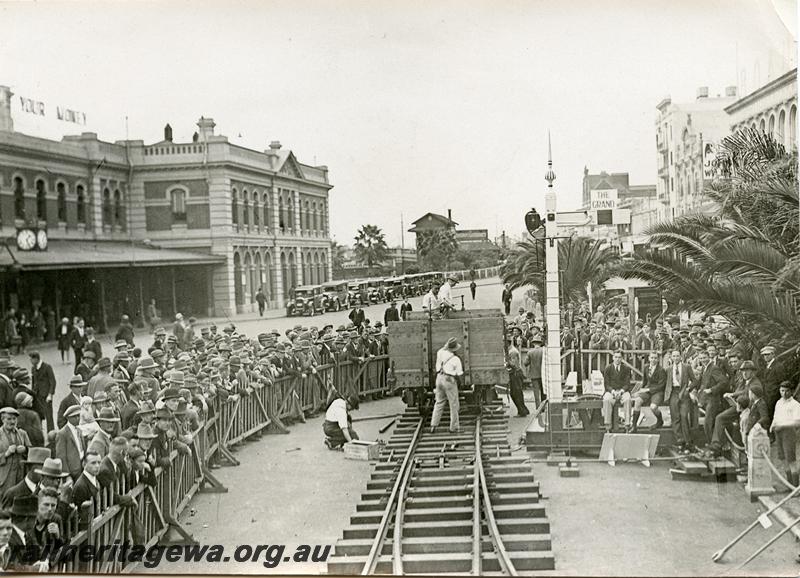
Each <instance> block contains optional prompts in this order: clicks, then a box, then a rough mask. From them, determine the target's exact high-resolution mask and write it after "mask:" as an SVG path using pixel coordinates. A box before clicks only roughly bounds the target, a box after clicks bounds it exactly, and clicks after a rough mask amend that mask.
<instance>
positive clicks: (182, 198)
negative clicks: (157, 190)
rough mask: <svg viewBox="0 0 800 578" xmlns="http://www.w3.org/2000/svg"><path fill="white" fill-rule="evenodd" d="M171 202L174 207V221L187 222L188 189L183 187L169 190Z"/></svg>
mask: <svg viewBox="0 0 800 578" xmlns="http://www.w3.org/2000/svg"><path fill="white" fill-rule="evenodd" d="M169 204H170V206H171V207H172V222H173V223H185V222H186V191H185V190H183V189H172V190H171V191H170V192H169Z"/></svg>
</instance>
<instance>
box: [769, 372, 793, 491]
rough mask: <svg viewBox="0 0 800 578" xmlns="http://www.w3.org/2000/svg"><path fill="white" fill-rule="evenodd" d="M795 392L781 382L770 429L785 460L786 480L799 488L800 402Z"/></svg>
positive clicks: (790, 386) (780, 456)
mask: <svg viewBox="0 0 800 578" xmlns="http://www.w3.org/2000/svg"><path fill="white" fill-rule="evenodd" d="M793 391H794V388H793V387H792V384H791V383H789V382H788V381H783V382H781V385H780V393H781V397H780V399H779V400H778V401H777V402H775V414H774V415H773V417H772V425H770V428H769V429H770V431H771V432H773V433H774V434H775V441H776V442H777V444H778V457H779V458H780V459H781V460H783V463H784V467H785V468H786V469H785V472H786V480H787V481H788V482H789V483H790V484H792V485H794V486H797V485H798V482H799V481H800V479H799V478H800V475H798V474H799V472H798V469H797V454H796V444H797V428H798V427H799V426H800V402H798V401H797V400H796V399H795V398H794V397H792V393H793Z"/></svg>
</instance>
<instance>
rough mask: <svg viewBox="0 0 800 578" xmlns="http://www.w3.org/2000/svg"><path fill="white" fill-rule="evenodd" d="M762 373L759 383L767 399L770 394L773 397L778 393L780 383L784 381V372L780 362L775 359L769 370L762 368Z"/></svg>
mask: <svg viewBox="0 0 800 578" xmlns="http://www.w3.org/2000/svg"><path fill="white" fill-rule="evenodd" d="M763 373H764V375H763V376H762V378H761V382H762V383H763V384H764V391H765V392H766V393H767V397H769V396H770V394H773V395H774V394H775V393H776V392H777V391H778V389H779V388H780V385H781V382H782V381H783V380H784V379H786V377H785V376H786V370H785V369H784V367H783V365H781V362H780V361H778V360H777V359H776V360H775V361H773V362H772V365H771V366H770V367H769V368H766V367H765V368H764V372H763Z"/></svg>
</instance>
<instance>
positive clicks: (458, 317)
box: [387, 309, 509, 413]
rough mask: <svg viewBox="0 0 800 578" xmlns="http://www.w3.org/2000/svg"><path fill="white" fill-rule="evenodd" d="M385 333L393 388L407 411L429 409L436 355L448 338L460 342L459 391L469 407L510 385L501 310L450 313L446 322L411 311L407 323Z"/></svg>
mask: <svg viewBox="0 0 800 578" xmlns="http://www.w3.org/2000/svg"><path fill="white" fill-rule="evenodd" d="M387 331H388V334H389V341H390V343H391V344H392V346H391V347H390V348H389V357H390V362H391V365H392V367H393V368H394V376H395V378H396V380H397V381H396V388H397V389H401V390H402V392H403V400H404V401H405V402H406V405H409V406H417V407H418V408H419V410H420V412H422V413H428V412H429V411H430V410H431V408H432V407H433V402H434V388H435V385H436V352H437V351H438V350H439V349H440V348H441V347H442V346H443V345H444V344H445V343H446V342H447V340H448V339H449V338H451V337H455V338H456V339H458V341H459V342H461V349H459V350H458V351H457V352H456V355H458V356H459V357H460V358H461V363H462V365H463V366H464V379H463V380H461V383H460V386H459V389H460V390H461V391H462V392H463V394H464V396H465V397H466V401H467V403H468V404H475V405H480V404H482V403H483V401H484V398H485V396H486V395H487V392H489V391H490V390H491V391H493V388H494V386H495V385H506V384H508V377H509V376H508V370H507V369H506V362H505V332H506V328H505V319H504V317H503V313H502V311H500V310H499V309H473V310H463V311H451V312H450V313H449V317H448V318H447V319H436V318H432V317H430V316H429V315H428V314H427V313H425V312H421V311H411V312H409V314H408V319H407V320H406V321H404V322H403V323H392V324H390V325H389V327H388V328H387Z"/></svg>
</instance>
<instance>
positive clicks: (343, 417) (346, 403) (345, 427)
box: [322, 394, 359, 450]
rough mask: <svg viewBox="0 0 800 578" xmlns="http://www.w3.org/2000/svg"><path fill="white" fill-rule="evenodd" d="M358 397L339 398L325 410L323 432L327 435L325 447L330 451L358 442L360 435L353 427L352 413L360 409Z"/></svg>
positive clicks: (352, 395)
mask: <svg viewBox="0 0 800 578" xmlns="http://www.w3.org/2000/svg"><path fill="white" fill-rule="evenodd" d="M358 404H359V401H358V396H357V395H354V394H351V395H348V396H347V399H345V398H342V397H337V398H336V399H334V400H333V401H332V402H331V403H330V405H329V406H328V409H326V410H325V422H324V423H323V424H322V431H323V433H324V434H325V446H326V447H327V448H328V449H330V450H338V449H341V448H342V446H344V444H345V443H347V442H350V441H353V440H357V439H358V434H357V433H356V430H354V429H353V426H352V425H351V418H350V412H351V411H353V410H354V409H358Z"/></svg>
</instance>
